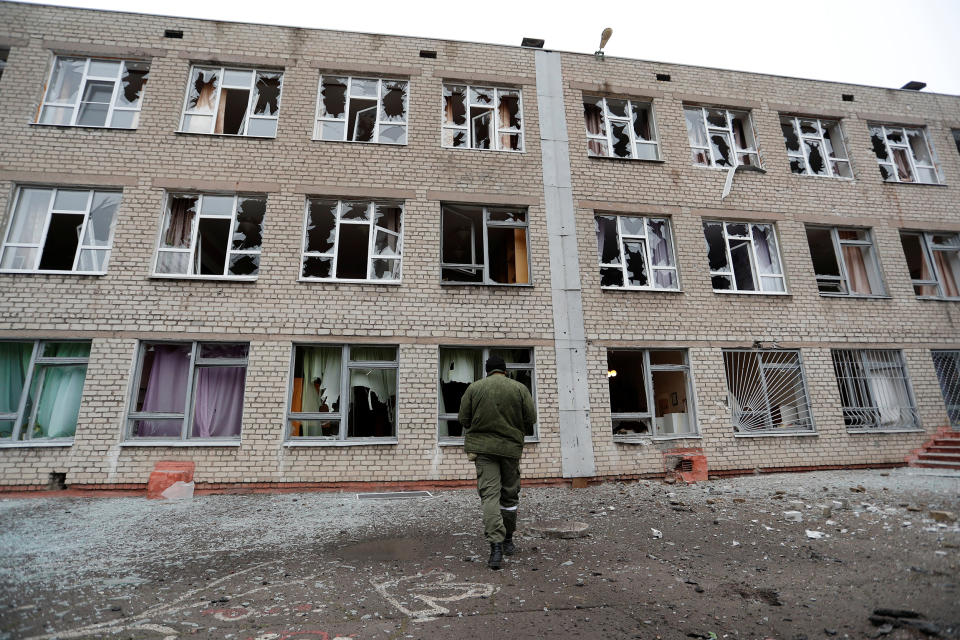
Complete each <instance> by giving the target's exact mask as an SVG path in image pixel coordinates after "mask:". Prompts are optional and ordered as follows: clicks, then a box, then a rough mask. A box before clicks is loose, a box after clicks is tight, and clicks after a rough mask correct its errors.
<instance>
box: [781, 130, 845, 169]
mask: <svg viewBox="0 0 960 640" xmlns="http://www.w3.org/2000/svg"><path fill="white" fill-rule="evenodd" d="M802 121H807V122H815V123H816V125H817V133H803V130H802V128H801V122H802ZM786 125H789V126H791V127H792V128H793V135H794V136H796V138H797V141H798V142H799V144H800V148H799V150H798V151H796V152H794V151H792V150H791V149H790V147H789V146H786V136H784V146H786V150H787V160H788V161H789V162H788V164H789V165H790V172H791V173H793V174H794V175H803V176H815V177H817V178H837V179H840V180H853V179H854V178H853V163H852V161H851V160H850V154H849V153H848V152H847V137H846V134H845V133H844V130H843V124H842V123H841V121H840V120H837V119H829V118H817V117H810V116H796V115H781V116H780V126H781V128H782V127H784V126H786ZM830 127H836V131H837V136H838V138H839V143H840V146H841V149H840V150H841V151H842V153H843V156H842V157H841V156H835V157H833V158H831V157H830V155H828V154H827V152H826V150H827V140H828V139H829V140H830V146H831V147H832V148H834V151H836V147H835V145H834V144H833V140H832V138H828V137H827V133H828V129H829V128H830ZM808 140H809V141H811V142H819V144H820V147H819V148H820V149H821V150H823V153H822V154H821V155H822V156H823V164H824V167H826V169H827V172H826V174H821V173H814V172H813V170H812V169H811V168H810V161H809V157H808V153H807V151H806V149H805V148H804V147H805V145H804V143H805V142H806V141H808ZM797 160H802V166H803V171H800V172H797V171H794V170H793V163H794V162H795V161H797ZM840 163H846V165H847V172H848V173H849V174H850V175H848V176H845V175H842V174H841V173H840V172H839V171H837V169H836V167H835V166H834V165H835V164H840Z"/></svg>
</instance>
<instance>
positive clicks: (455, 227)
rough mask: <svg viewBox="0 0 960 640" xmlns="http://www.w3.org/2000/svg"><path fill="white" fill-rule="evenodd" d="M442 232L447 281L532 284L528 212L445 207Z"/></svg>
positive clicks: (443, 268) (442, 269)
mask: <svg viewBox="0 0 960 640" xmlns="http://www.w3.org/2000/svg"><path fill="white" fill-rule="evenodd" d="M440 233H441V249H440V263H441V264H440V267H441V269H440V272H441V280H442V281H443V282H464V283H476V284H527V283H529V282H530V270H529V269H530V267H529V259H528V254H529V250H530V243H529V239H528V237H527V217H526V213H525V212H522V211H517V210H514V209H500V208H486V207H472V206H464V205H446V204H445V205H443V207H442V210H441V223H440Z"/></svg>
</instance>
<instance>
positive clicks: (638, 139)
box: [583, 96, 660, 160]
mask: <svg viewBox="0 0 960 640" xmlns="http://www.w3.org/2000/svg"><path fill="white" fill-rule="evenodd" d="M583 117H584V120H585V121H586V125H587V153H589V154H590V155H591V156H601V157H606V158H636V159H639V160H659V159H660V150H659V148H658V145H657V131H656V127H655V126H654V123H653V105H652V104H650V103H649V102H637V101H636V100H624V99H620V98H601V97H599V96H584V97H583Z"/></svg>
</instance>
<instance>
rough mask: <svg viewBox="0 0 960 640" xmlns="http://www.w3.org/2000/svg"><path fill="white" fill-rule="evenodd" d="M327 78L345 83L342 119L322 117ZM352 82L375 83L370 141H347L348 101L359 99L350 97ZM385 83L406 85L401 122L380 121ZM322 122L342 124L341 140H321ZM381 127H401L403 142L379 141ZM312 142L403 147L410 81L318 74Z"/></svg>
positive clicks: (407, 130) (406, 141)
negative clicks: (374, 115) (342, 80)
mask: <svg viewBox="0 0 960 640" xmlns="http://www.w3.org/2000/svg"><path fill="white" fill-rule="evenodd" d="M324 77H327V78H345V79H346V81H347V89H346V91H345V92H344V103H343V118H331V117H324V116H323V79H324ZM354 80H367V81H375V82H376V83H377V98H376V103H377V104H376V107H375V109H376V112H377V117H376V120H375V121H374V125H373V139H372V140H348V139H347V132H348V131H349V129H350V123H349V122H348V121H347V119H348V118H349V117H350V100H351V99H352V98H359V96H352V95H351V93H350V92H351V89H352V88H353V81H354ZM386 82H402V83H404V84H405V85H406V91H405V95H406V97H405V100H404V110H403V112H404V119H403V121H402V122H393V121H390V120H381V119H380V116H381V112H382V110H383V86H384V83H386ZM368 99H369V98H368ZM324 122H342V123H343V124H344V126H343V138H341V139H340V140H332V139H330V138H323V137H321V136H320V132H321V127H322V123H324ZM381 125H386V126H391V125H392V126H399V127H403V130H404V134H403V142H389V141H383V140H380V128H381ZM354 134H356V125H354ZM311 139H312V140H318V141H321V142H352V143H357V144H388V145H392V146H400V147H405V146H407V145H408V144H409V142H410V79H409V78H383V77H364V76H354V75H350V74H336V73H323V72H321V73H320V79H319V81H318V82H317V108H316V113H315V115H314V118H313V138H311Z"/></svg>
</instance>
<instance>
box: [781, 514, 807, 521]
mask: <svg viewBox="0 0 960 640" xmlns="http://www.w3.org/2000/svg"><path fill="white" fill-rule="evenodd" d="M783 517H784V519H785V520H786V521H787V522H803V514H802V513H800V512H799V511H784V512H783Z"/></svg>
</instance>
